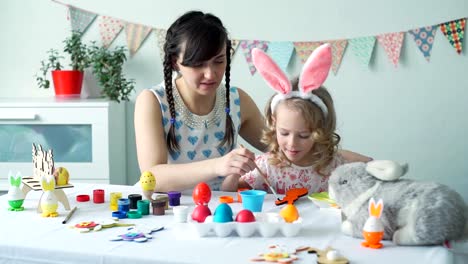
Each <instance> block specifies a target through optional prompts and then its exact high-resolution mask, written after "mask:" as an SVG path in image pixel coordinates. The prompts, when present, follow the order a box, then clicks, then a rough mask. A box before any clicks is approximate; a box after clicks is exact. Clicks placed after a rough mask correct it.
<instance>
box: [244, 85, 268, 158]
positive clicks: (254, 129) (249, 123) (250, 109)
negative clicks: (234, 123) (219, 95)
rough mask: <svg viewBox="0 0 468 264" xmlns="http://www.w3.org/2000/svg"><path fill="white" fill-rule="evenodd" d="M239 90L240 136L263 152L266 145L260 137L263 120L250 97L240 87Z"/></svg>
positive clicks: (263, 126) (263, 125) (263, 124)
mask: <svg viewBox="0 0 468 264" xmlns="http://www.w3.org/2000/svg"><path fill="white" fill-rule="evenodd" d="M237 90H238V92H239V99H240V109H241V118H242V120H241V128H240V131H239V134H240V136H241V137H242V138H243V139H245V141H247V142H248V143H249V144H250V145H252V146H253V147H255V148H256V149H258V150H260V151H262V152H265V151H266V150H267V146H266V145H265V144H263V143H262V142H261V141H260V139H261V137H262V133H263V130H264V128H265V120H264V118H263V115H262V114H261V112H260V110H259V109H258V107H257V105H256V104H255V102H254V101H253V100H252V98H251V97H250V96H249V95H248V94H247V93H246V92H244V91H243V90H241V89H240V88H238V89H237Z"/></svg>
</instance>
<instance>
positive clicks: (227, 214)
mask: <svg viewBox="0 0 468 264" xmlns="http://www.w3.org/2000/svg"><path fill="white" fill-rule="evenodd" d="M232 216H233V213H232V208H231V207H230V206H229V205H228V204H226V203H222V204H220V205H218V207H216V210H215V212H214V216H213V222H216V223H227V222H232Z"/></svg>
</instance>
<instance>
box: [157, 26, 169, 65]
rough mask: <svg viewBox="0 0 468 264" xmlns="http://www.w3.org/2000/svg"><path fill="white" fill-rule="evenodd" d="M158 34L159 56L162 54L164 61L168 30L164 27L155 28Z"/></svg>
mask: <svg viewBox="0 0 468 264" xmlns="http://www.w3.org/2000/svg"><path fill="white" fill-rule="evenodd" d="M154 33H155V34H156V41H157V42H158V43H157V44H158V48H159V56H161V61H164V43H166V33H167V30H165V29H162V28H156V29H154Z"/></svg>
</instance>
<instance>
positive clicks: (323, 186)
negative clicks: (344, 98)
mask: <svg viewBox="0 0 468 264" xmlns="http://www.w3.org/2000/svg"><path fill="white" fill-rule="evenodd" d="M252 59H253V62H254V64H255V66H256V67H257V70H258V71H259V72H260V74H261V75H262V76H263V78H264V79H265V80H266V81H267V83H268V84H269V85H270V86H271V88H273V89H274V90H275V91H277V94H276V95H274V96H273V97H272V98H271V99H270V101H269V103H268V104H267V108H266V111H265V116H266V119H267V120H266V122H267V127H266V130H265V131H264V134H263V138H262V140H263V142H264V143H265V144H267V145H268V146H269V153H266V154H263V155H260V156H257V158H256V160H255V162H256V163H257V166H258V167H259V169H260V170H262V172H263V173H264V174H265V175H267V177H268V180H269V182H270V183H271V185H272V187H273V188H274V189H275V190H276V192H277V193H279V194H284V193H285V192H286V191H287V190H288V189H291V188H302V187H304V188H307V189H308V190H309V193H313V192H322V191H327V190H328V176H329V175H330V173H331V171H332V170H333V169H334V168H336V167H337V166H339V165H341V164H343V163H345V162H347V161H358V160H360V161H369V160H371V159H370V158H368V157H364V156H361V155H359V154H357V153H352V152H348V151H340V152H339V153H338V150H337V149H338V143H339V142H340V136H339V135H338V134H337V133H336V132H335V129H336V116H335V108H334V106H333V100H332V98H331V96H330V94H329V93H328V91H327V90H326V89H325V88H323V87H321V85H322V83H323V82H324V81H325V79H326V78H327V75H328V72H329V69H330V66H331V59H332V57H331V48H330V46H329V45H328V44H325V45H322V46H320V47H319V48H317V49H316V50H315V51H314V52H313V53H312V54H311V56H310V57H309V59H308V60H307V62H306V63H305V65H304V68H303V69H302V72H301V75H300V77H299V79H296V80H294V81H293V82H292V83H291V82H290V81H289V79H288V78H287V77H286V75H285V74H284V73H283V72H282V71H281V69H280V68H279V67H278V66H277V65H276V63H275V62H274V61H273V60H272V59H271V58H270V57H268V55H266V54H265V53H263V52H262V51H261V50H257V49H255V50H254V51H252ZM245 184H247V185H249V186H250V187H252V188H255V189H263V190H265V191H269V188H268V185H266V183H265V181H264V180H263V178H262V177H261V175H260V174H259V172H258V170H255V171H251V172H247V173H246V174H245V175H244V176H242V177H241V179H240V183H239V185H240V186H242V187H245Z"/></svg>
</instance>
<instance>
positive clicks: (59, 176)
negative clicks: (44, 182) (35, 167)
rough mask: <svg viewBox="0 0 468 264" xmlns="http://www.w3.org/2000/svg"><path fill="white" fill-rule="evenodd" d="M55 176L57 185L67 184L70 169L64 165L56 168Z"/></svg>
mask: <svg viewBox="0 0 468 264" xmlns="http://www.w3.org/2000/svg"><path fill="white" fill-rule="evenodd" d="M53 176H54V178H55V182H56V183H57V186H62V185H67V184H68V180H69V179H70V174H69V173H68V170H67V169H65V168H64V167H58V168H57V169H55V171H54V173H53Z"/></svg>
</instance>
